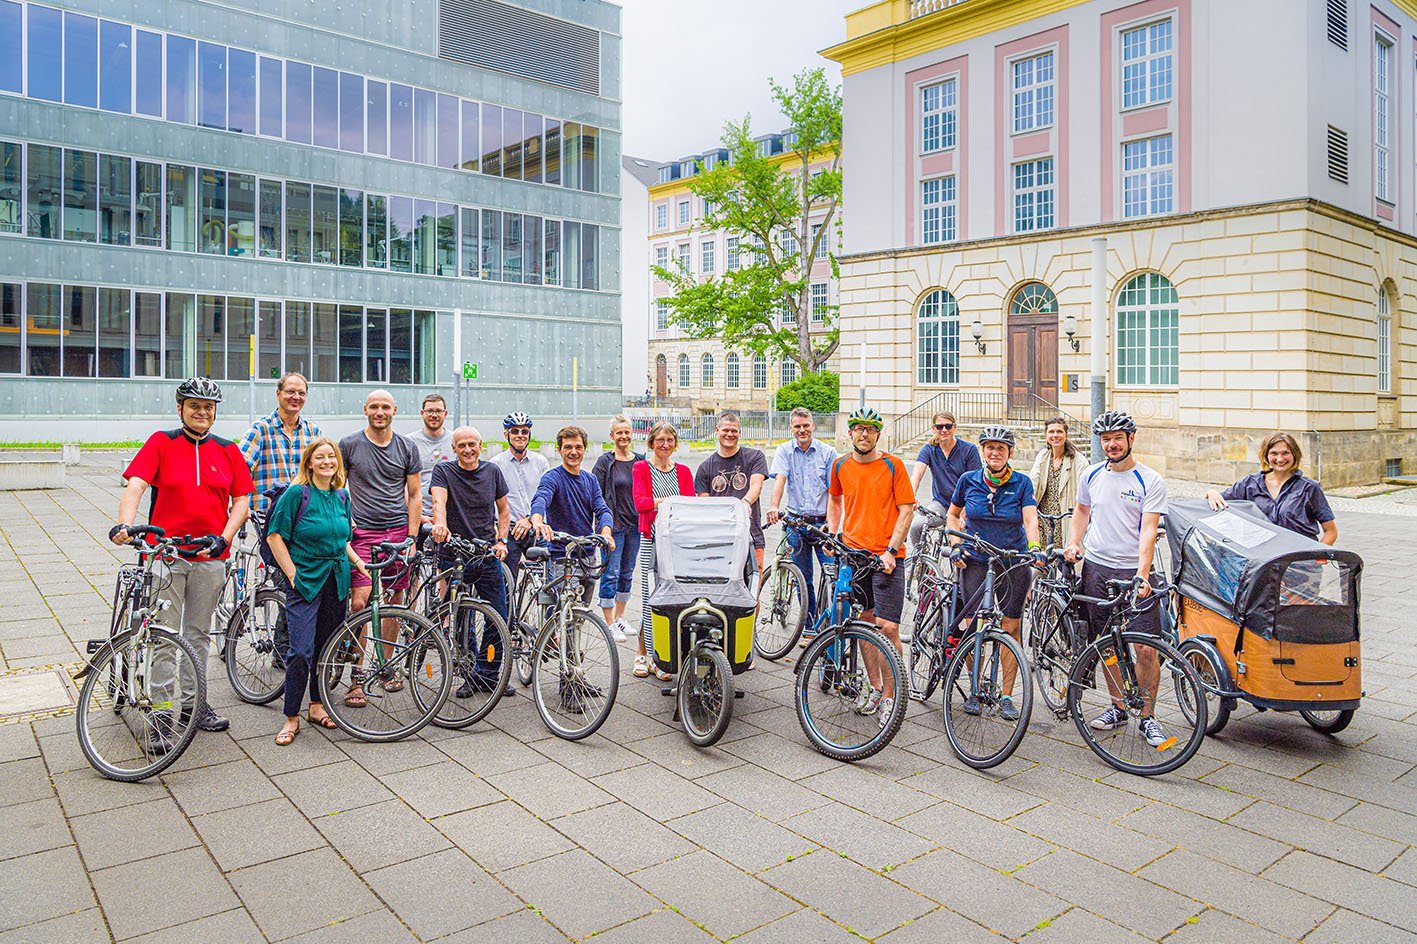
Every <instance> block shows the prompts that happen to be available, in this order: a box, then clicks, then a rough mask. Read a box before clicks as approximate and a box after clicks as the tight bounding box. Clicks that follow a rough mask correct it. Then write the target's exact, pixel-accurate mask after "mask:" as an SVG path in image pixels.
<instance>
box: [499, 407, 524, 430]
mask: <svg viewBox="0 0 1417 944" xmlns="http://www.w3.org/2000/svg"><path fill="white" fill-rule="evenodd" d="M513 426H525V427H527V428H528V429H530V428H531V417H530V416H527V415H526V414H525V413H523V412H522V411H521V410H514V411H513V412H511V413H508V414H507V416H506V418H505V419H504V420H502V428H503V429H511V428H512V427H513Z"/></svg>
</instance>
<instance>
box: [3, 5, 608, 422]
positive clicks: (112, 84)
mask: <svg viewBox="0 0 1417 944" xmlns="http://www.w3.org/2000/svg"><path fill="white" fill-rule="evenodd" d="M360 7H364V8H366V9H360ZM109 12H112V13H113V15H112V16H107V15H104V14H106V13H109ZM332 24H339V30H338V31H335V30H332V29H330V26H331V25H332ZM352 24H358V25H357V26H356V25H352ZM434 24H436V27H437V28H436V29H434V28H430V27H431V26H433V25H434ZM351 30H354V32H351ZM620 42H621V40H620V12H619V9H618V8H617V7H615V6H613V5H611V4H609V3H604V2H599V0H518V2H517V3H515V4H513V3H508V2H501V0H416V2H414V3H411V4H407V5H404V6H401V7H399V6H396V7H388V6H387V5H379V6H376V5H375V4H373V3H370V2H368V0H361V2H359V3H356V5H355V7H354V8H351V7H350V6H349V5H348V4H336V3H335V2H333V0H316V2H314V3H311V4H308V5H306V6H303V7H301V8H300V11H299V12H292V10H291V9H290V8H289V5H288V4H280V3H276V2H274V0H268V2H257V3H256V4H254V5H253V6H252V7H251V8H249V9H246V10H240V11H238V10H234V9H230V10H228V9H223V8H211V7H209V6H206V5H202V4H198V3H195V2H191V0H173V2H171V3H168V4H163V5H160V6H155V7H152V8H151V9H147V8H142V7H138V6H130V7H126V8H123V10H122V11H121V12H120V10H118V9H117V8H109V7H105V8H103V9H102V10H100V9H99V8H98V6H97V4H95V3H94V2H93V0H63V2H58V3H49V2H46V3H29V2H22V0H0V417H27V416H59V417H64V416H72V417H73V418H75V419H82V420H89V419H110V418H111V419H115V420H116V419H120V418H126V419H134V420H138V419H146V418H148V417H158V416H160V417H167V416H170V415H171V407H170V404H171V399H170V397H171V393H170V387H171V383H170V381H171V379H172V378H178V377H184V376H188V375H191V374H206V375H209V376H211V377H214V378H217V379H219V380H223V381H227V382H230V381H247V380H248V379H249V378H250V376H251V374H252V372H253V369H254V374H255V377H256V378H257V385H256V398H257V399H256V408H257V412H258V413H263V412H265V411H266V410H268V409H269V405H270V404H271V403H272V399H273V398H272V395H271V390H270V385H271V384H272V383H273V381H274V378H276V377H278V376H279V375H280V374H281V373H282V372H284V371H289V370H299V371H301V372H302V373H305V374H306V375H307V376H308V377H309V378H310V380H311V381H312V384H314V385H315V387H316V388H317V389H315V390H313V391H312V396H311V401H310V410H311V413H312V414H314V415H316V416H342V415H350V414H352V415H354V416H358V408H359V404H360V403H361V402H362V399H363V396H364V394H365V393H366V392H367V390H368V389H372V386H373V385H378V386H389V387H391V388H394V392H395V396H396V399H399V400H400V402H401V403H402V404H403V408H404V410H405V412H406V413H408V412H413V411H415V410H416V406H417V400H419V399H421V395H422V393H423V392H424V391H425V390H426V389H431V388H435V387H437V388H442V390H443V392H444V394H445V395H448V396H450V397H451V394H452V388H453V386H454V383H455V380H454V378H455V376H456V375H459V374H460V373H461V370H460V367H459V365H460V364H462V363H463V362H465V361H474V362H477V363H478V364H479V373H478V377H479V380H478V387H477V391H476V400H477V403H476V405H475V409H476V411H477V412H484V411H485V412H487V413H502V412H506V411H507V410H509V409H513V408H515V409H525V410H527V411H529V412H535V413H538V414H542V415H566V414H569V413H570V411H571V399H572V391H571V388H572V367H571V362H572V357H578V358H579V378H578V380H579V383H578V391H577V394H578V396H579V401H578V405H579V409H580V411H581V412H583V413H586V414H594V413H608V412H612V411H613V408H614V406H615V405H616V404H617V403H618V400H619V390H620V382H619V373H620V351H619V339H620V327H619V311H620V304H619V279H620V273H619V259H618V246H619V227H620V222H619V220H620V207H619V193H618V190H619V163H620V133H619V129H620V106H619V99H620ZM325 384H328V385H329V386H328V387H325V388H323V389H320V388H321V386H322V385H325ZM401 387H414V388H417V389H416V391H415V390H408V391H406V392H405V394H400V391H399V389H398V388H401ZM246 397H247V384H246V383H237V384H233V385H230V386H229V387H228V393H227V397H226V405H225V406H224V413H225V414H226V415H227V416H232V415H233V414H237V415H240V416H244V415H245V413H246V406H247V404H246ZM42 438H44V437H42Z"/></svg>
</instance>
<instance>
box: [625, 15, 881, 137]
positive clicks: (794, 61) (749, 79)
mask: <svg viewBox="0 0 1417 944" xmlns="http://www.w3.org/2000/svg"><path fill="white" fill-rule="evenodd" d="M619 2H620V4H621V6H622V7H623V8H624V11H625V14H624V24H623V26H624V32H625V45H624V79H625V90H624V95H625V106H624V122H625V124H624V129H625V137H624V148H625V153H626V154H631V155H634V156H635V157H644V158H650V159H652V160H656V161H668V160H673V159H674V158H678V157H683V156H684V155H686V154H696V153H699V152H702V151H706V150H708V149H709V148H710V147H713V146H715V145H717V143H718V141H719V138H720V136H721V132H722V129H723V122H724V121H725V120H726V119H729V118H733V119H739V118H742V117H743V115H744V114H746V113H751V114H752V116H753V131H754V133H756V134H766V133H768V132H770V131H777V130H779V129H780V128H781V127H782V124H783V119H782V115H781V114H779V113H778V112H777V110H776V109H775V108H774V107H773V101H772V93H771V91H770V90H769V88H768V79H769V78H774V79H776V80H777V81H778V82H780V83H785V82H786V81H787V80H788V79H789V78H791V76H792V75H794V74H795V73H797V72H799V71H801V70H802V69H803V68H806V67H809V66H817V65H820V66H826V67H828V74H829V75H834V76H836V79H835V81H836V83H838V84H839V83H840V73H839V72H838V71H837V68H838V67H837V64H836V63H834V62H830V61H828V60H826V59H823V58H822V57H821V56H819V55H818V54H817V52H818V50H821V49H825V48H826V47H828V46H831V45H833V44H835V43H838V42H841V41H842V39H843V38H844V37H845V29H846V26H845V20H844V19H843V18H844V17H845V15H846V13H847V12H848V11H850V10H855V9H859V8H861V7H863V6H867V5H868V3H869V0H619Z"/></svg>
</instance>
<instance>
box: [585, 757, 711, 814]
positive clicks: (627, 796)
mask: <svg viewBox="0 0 1417 944" xmlns="http://www.w3.org/2000/svg"><path fill="white" fill-rule="evenodd" d="M737 769H738V768H736V767H735V768H732V769H731V770H726V771H723V772H722V773H720V774H716V775H715V776H720V777H721V776H725V775H728V774H731V773H733V772H734V771H735V770H737ZM593 782H594V783H595V784H596V786H598V787H600V788H601V789H602V790H604V791H605V793H606V794H608V795H609V796H608V797H607V799H613V798H619V799H620V801H621V802H623V803H628V804H629V805H630V806H633V807H634V808H635V809H637V810H639V811H640V812H642V813H644V814H645V815H647V816H651V817H653V818H655V819H658V820H661V821H663V820H667V819H673V818H674V817H676V816H683V815H684V814H686V813H693V812H696V811H698V810H704V809H708V808H709V807H710V806H715V805H716V804H718V802H719V801H720V799H721V798H720V797H718V796H715V795H714V794H713V793H710V792H709V791H708V790H706V789H704V787H702V786H700V785H699V784H697V783H696V782H695V781H692V780H686V779H685V778H683V777H681V776H679V775H678V774H676V773H674V772H673V771H670V770H666V769H665V768H663V767H661V766H659V765H658V764H653V763H644V764H640V765H639V766H638V767H631V768H629V769H628V770H619V771H616V772H615V773H613V774H605V775H603V776H600V777H596V778H595V780H594V781H593Z"/></svg>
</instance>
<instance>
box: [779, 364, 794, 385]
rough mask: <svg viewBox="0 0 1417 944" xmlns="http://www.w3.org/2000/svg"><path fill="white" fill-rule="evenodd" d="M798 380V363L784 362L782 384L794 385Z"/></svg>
mask: <svg viewBox="0 0 1417 944" xmlns="http://www.w3.org/2000/svg"><path fill="white" fill-rule="evenodd" d="M796 379H797V362H796V361H791V360H785V361H783V362H782V383H783V386H786V385H787V384H790V383H792V381H794V380H796Z"/></svg>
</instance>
